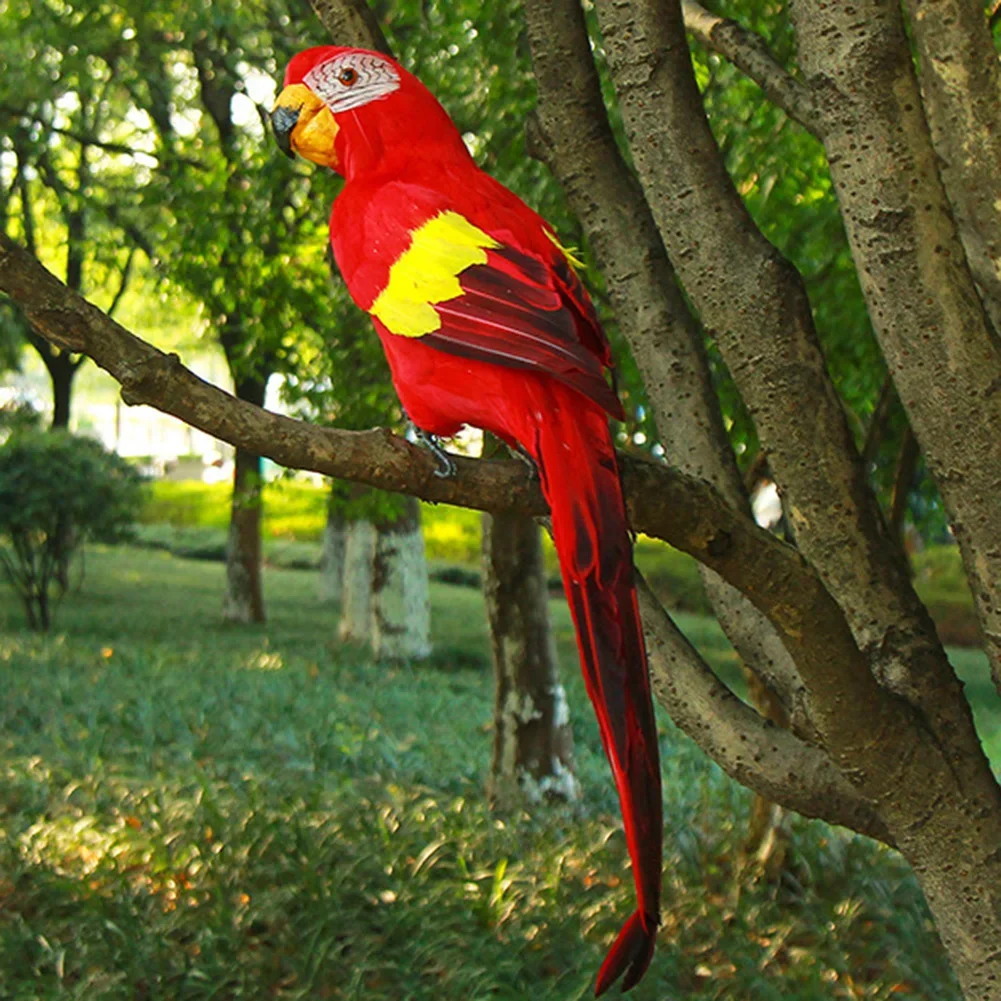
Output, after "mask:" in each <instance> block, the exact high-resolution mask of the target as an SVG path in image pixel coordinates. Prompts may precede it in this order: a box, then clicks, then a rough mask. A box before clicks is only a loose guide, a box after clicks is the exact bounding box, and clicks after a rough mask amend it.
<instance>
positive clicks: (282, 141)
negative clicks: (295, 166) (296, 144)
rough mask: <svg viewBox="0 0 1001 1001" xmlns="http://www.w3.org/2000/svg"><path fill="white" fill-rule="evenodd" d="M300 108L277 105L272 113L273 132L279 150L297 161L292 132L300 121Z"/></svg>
mask: <svg viewBox="0 0 1001 1001" xmlns="http://www.w3.org/2000/svg"><path fill="white" fill-rule="evenodd" d="M299 110H300V109H299V108H289V107H285V106H282V105H277V106H276V107H275V109H274V111H272V112H271V130H272V132H274V134H275V142H276V143H277V144H278V148H279V149H280V150H281V151H282V152H283V153H284V154H285V155H286V156H287V157H288V158H289V159H290V160H294V159H295V153H294V152H293V150H292V130H293V129H294V128H295V127H296V123H297V122H298V121H299Z"/></svg>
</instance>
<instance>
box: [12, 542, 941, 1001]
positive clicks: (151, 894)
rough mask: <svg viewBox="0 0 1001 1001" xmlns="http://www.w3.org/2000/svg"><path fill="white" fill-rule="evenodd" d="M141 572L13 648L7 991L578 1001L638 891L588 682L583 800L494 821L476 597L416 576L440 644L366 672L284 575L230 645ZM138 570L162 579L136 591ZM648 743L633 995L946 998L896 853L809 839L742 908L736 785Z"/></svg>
mask: <svg viewBox="0 0 1001 1001" xmlns="http://www.w3.org/2000/svg"><path fill="white" fill-rule="evenodd" d="M148 557H149V554H148V553H143V552H136V551H130V550H119V551H107V552H104V553H101V554H99V561H100V577H98V575H97V574H96V573H95V574H94V580H93V583H94V588H93V594H92V595H90V596H89V597H88V596H87V595H70V596H69V598H68V599H67V601H66V604H65V608H64V616H63V620H62V624H61V626H60V628H62V629H63V630H64V631H63V632H62V633H60V634H57V635H54V636H51V637H47V638H39V637H35V636H30V635H28V634H26V633H20V632H10V631H8V632H7V633H3V634H0V665H2V667H3V677H4V679H5V686H6V687H5V698H4V699H3V700H2V701H0V746H2V748H3V752H4V754H3V760H2V764H0V872H2V873H3V878H2V880H0V966H2V967H3V968H4V969H5V970H14V971H20V972H18V973H17V976H18V977H22V979H21V980H19V981H18V982H17V984H16V985H15V987H14V989H20V987H22V986H23V987H24V991H22V993H25V991H26V992H27V993H26V994H25V996H35V995H34V994H32V993H31V992H32V991H35V984H36V982H38V979H39V977H43V978H44V977H49V978H51V979H52V982H54V983H60V984H68V983H76V984H85V985H87V986H86V992H87V993H86V996H95V997H96V996H100V993H101V990H102V989H103V988H101V986H100V985H101V983H104V980H101V979H100V978H101V977H104V978H109V977H112V978H117V980H116V982H117V983H120V984H122V985H125V986H124V987H123V988H122V989H123V990H125V989H126V988H127V991H128V993H129V995H130V996H138V995H139V994H141V993H142V991H144V990H147V989H148V990H150V991H154V990H155V991H159V992H162V993H163V995H164V996H176V985H177V984H178V983H180V982H182V981H183V982H184V983H186V984H189V985H199V986H197V987H194V986H193V987H192V988H191V990H192V991H193V993H191V994H190V996H192V997H193V998H207V997H209V996H215V997H219V996H226V997H232V998H241V997H246V998H250V997H259V996H261V993H262V992H269V993H270V996H275V997H279V998H281V997H287V998H304V997H308V998H322V997H323V996H324V991H325V990H326V988H327V986H329V985H343V984H355V985H356V986H355V987H352V988H351V990H350V992H347V991H346V992H345V997H357V998H361V997H363V996H364V997H365V998H374V999H376V1001H382V999H383V998H385V999H386V1001H389V999H390V998H394V999H395V998H399V997H408V998H413V999H415V1001H425V999H426V1001H431V999H432V998H433V999H435V1001H439V999H446V1001H451V999H455V1001H459V999H462V1001H465V999H467V998H470V997H475V996H480V995H482V993H483V992H484V990H489V993H490V996H491V997H494V998H497V999H500V1001H514V999H516V998H517V999H521V998H524V997H526V996H529V995H530V996H532V997H533V998H539V999H542V1001H565V999H566V998H574V997H585V996H588V995H589V994H590V992H591V990H592V976H593V971H594V970H595V969H596V968H597V966H598V964H599V963H600V961H601V958H602V956H603V954H604V952H605V950H606V949H607V947H608V946H609V944H610V943H611V941H612V940H613V939H614V937H615V935H616V933H617V931H618V929H619V927H620V925H621V923H622V920H623V918H624V916H625V915H626V914H627V913H628V912H629V910H630V909H631V907H632V889H631V879H630V874H629V860H628V853H627V851H626V845H625V838H624V835H623V832H622V829H621V825H620V824H619V822H618V811H617V804H616V799H615V792H614V787H613V786H612V783H611V781H610V777H609V774H608V766H607V764H606V762H605V761H604V758H603V756H602V753H601V748H600V738H599V736H598V733H597V728H596V726H595V725H594V722H593V719H592V718H591V715H590V713H589V711H588V708H587V702H586V695H585V693H584V691H583V685H582V682H581V680H580V677H579V675H578V673H577V672H576V671H569V670H568V671H566V672H565V674H564V684H565V687H566V690H567V699H568V703H569V707H570V714H571V718H572V719H573V721H574V730H575V742H576V748H575V757H576V762H577V773H578V777H579V778H580V780H581V783H582V785H583V787H584V790H585V797H584V800H583V801H582V802H581V803H580V804H579V805H578V806H576V807H574V808H570V807H562V808H551V809H546V810H538V811H535V812H519V813H516V814H513V815H503V816H500V815H496V814H494V813H492V812H491V811H490V810H489V809H488V807H487V803H486V799H485V796H484V792H483V789H484V779H485V776H486V772H487V769H488V765H489V754H490V736H489V732H490V726H491V718H492V714H491V700H492V694H493V693H492V684H491V675H490V670H489V666H488V664H489V661H488V658H487V656H486V653H485V652H484V651H483V650H482V647H483V644H484V642H485V636H484V626H483V620H482V619H481V618H480V615H481V614H482V607H481V605H480V604H479V602H480V601H481V600H482V599H481V598H480V596H479V595H478V594H477V593H476V592H475V591H473V590H471V589H469V588H458V587H452V586H447V585H440V584H436V585H434V586H433V600H434V602H435V611H436V616H437V618H438V628H439V629H440V630H441V631H442V634H443V635H449V636H451V637H452V644H453V645H452V646H451V647H448V646H445V647H444V650H442V649H441V648H440V649H439V653H438V656H439V657H440V658H441V659H440V660H436V661H435V662H434V663H432V664H431V665H426V664H425V665H421V666H419V667H418V666H406V665H396V666H391V665H376V664H372V663H370V662H367V661H365V660H364V659H362V657H361V654H360V653H359V652H358V651H357V650H353V649H349V648H345V647H341V646H339V645H337V644H335V643H333V642H332V640H331V634H332V623H331V621H330V614H329V612H328V611H327V610H326V609H324V608H323V607H322V606H320V605H319V604H318V603H317V602H316V600H315V598H314V596H313V585H314V581H313V578H312V577H311V575H309V574H305V573H300V572H292V571H287V572H284V573H282V574H281V576H280V584H279V586H278V588H276V590H279V591H280V594H279V595H278V600H276V601H275V602H274V603H273V605H272V607H270V608H269V611H270V612H271V621H270V622H269V623H268V625H267V626H266V627H263V628H258V627H255V628H251V629H247V630H237V629H233V628H222V627H220V626H219V625H218V615H219V609H218V602H217V597H218V592H216V593H215V594H212V595H211V597H212V600H211V603H209V604H208V605H206V606H204V607H199V605H198V602H199V600H200V599H199V598H198V595H199V594H200V593H201V592H200V590H199V589H200V588H204V591H205V593H206V594H210V593H211V588H212V586H214V585H215V584H216V583H217V582H219V581H220V579H221V578H220V575H219V573H218V571H219V569H220V568H218V567H206V566H204V565H202V564H199V563H193V562H185V561H181V560H176V559H173V558H169V559H166V560H163V559H160V558H159V557H157V558H156V559H153V560H150V559H149V558H148ZM95 562H98V561H95ZM130 570H134V571H135V572H136V573H139V574H141V575H147V574H149V575H150V577H149V579H148V580H147V581H145V582H144V583H143V585H142V586H138V587H137V586H136V585H135V584H134V583H131V582H130V577H129V571H130ZM185 574H188V575H190V577H191V579H192V582H193V585H194V586H193V587H192V588H187V587H184V586H183V585H184V580H185ZM172 588H177V589H178V590H177V593H176V594H174V593H173V592H172V590H171V589H172ZM98 594H99V595H100V599H99V600H98V597H97V596H98ZM193 596H194V597H193ZM123 607H124V608H127V609H128V610H129V611H130V613H131V614H128V615H125V614H122V610H123ZM554 611H555V613H556V621H557V624H558V626H559V640H558V641H559V644H560V649H561V653H562V656H563V657H564V658H565V662H566V663H567V664H568V665H569V664H572V663H573V659H572V658H573V651H572V647H571V643H572V638H571V637H570V635H569V630H568V623H567V620H566V612H565V608H561V606H560V605H559V604H554ZM473 620H475V622H474V621H473ZM453 627H455V628H453ZM659 726H660V732H661V737H662V751H663V755H662V757H663V771H664V787H665V797H666V816H665V835H666V837H665V856H666V857H665V869H664V872H665V886H664V889H665V908H664V925H663V929H662V931H661V934H660V943H659V947H658V961H657V964H656V965H655V967H654V968H653V969H652V971H651V974H650V976H649V977H648V978H647V980H646V981H644V983H643V984H641V985H639V986H638V987H637V988H636V990H635V991H634V992H633V994H631V997H635V998H636V999H637V1001H653V999H654V998H657V999H661V998H663V997H667V996H678V995H680V996H684V997H686V998H689V999H691V1001H709V999H710V998H713V999H717V998H722V999H731V1001H738V999H739V1001H743V999H744V998H748V997H759V996H760V997H770V996H779V995H777V994H776V991H780V992H781V996H790V997H791V996H795V997H802V998H804V999H806V998H810V999H813V998H821V997H825V998H826V997H845V998H854V997H858V998H863V997H864V998H867V999H888V998H890V997H894V998H901V999H904V1001H908V999H909V1001H924V999H926V998H928V997H933V996H934V997H936V998H941V999H942V1001H947V999H948V998H949V997H951V996H952V995H950V994H949V990H951V988H948V989H943V988H942V985H943V984H944V983H945V984H947V983H948V982H949V981H948V979H947V974H946V973H945V972H944V966H943V964H942V960H941V952H940V951H938V950H937V949H936V948H935V947H934V946H933V944H932V943H934V938H933V935H932V932H931V931H930V927H929V925H928V920H927V912H926V910H925V909H924V907H923V904H922V902H921V899H920V895H919V894H918V891H917V889H916V886H915V884H914V882H913V879H912V878H911V877H910V876H909V874H908V872H907V870H906V867H905V866H904V865H903V864H902V863H900V862H899V860H898V859H897V857H896V856H895V855H894V854H893V853H890V852H886V851H883V850H881V849H879V848H877V847H876V846H874V845H872V843H870V842H866V841H864V840H863V839H860V838H849V837H847V836H845V835H843V834H841V833H838V832H835V831H832V830H831V829H829V828H827V827H825V826H824V825H821V824H798V823H797V824H795V825H794V833H793V845H794V861H793V864H792V865H791V867H790V870H789V875H788V879H787V882H786V883H785V884H783V885H782V886H779V887H776V886H772V885H770V884H759V883H757V882H755V881H754V880H753V879H750V878H749V879H747V880H745V881H742V882H741V883H740V884H739V885H738V886H737V887H736V888H735V885H734V864H735V860H736V858H737V855H738V853H739V846H740V843H741V839H742V836H743V828H744V824H745V818H746V815H747V810H748V805H749V795H748V794H747V792H746V791H745V790H743V789H741V788H739V787H737V786H736V785H734V784H733V783H732V782H730V781H729V780H728V779H726V778H725V776H723V774H722V773H721V772H720V770H719V769H718V768H717V767H716V766H715V765H711V764H709V763H708V762H707V761H706V759H705V758H704V757H703V756H702V755H701V754H700V753H699V752H698V751H696V750H695V749H694V747H693V745H692V744H691V743H690V742H689V741H688V740H687V739H686V738H684V737H682V736H681V735H680V734H679V733H678V731H677V730H676V728H675V727H674V726H673V725H672V724H671V723H670V722H669V721H668V720H667V719H666V717H663V716H662V717H661V718H660V720H659ZM43 940H44V942H45V943H47V946H43V945H42V944H41V942H42V941H43ZM25 956H30V957H31V960H30V962H28V961H26V960H25V959H24V957H25ZM891 971H892V975H891ZM140 984H146V985H147V987H145V988H141V987H140V986H139V985H140ZM203 987H204V990H203ZM853 992H854V993H853ZM36 993H37V992H36ZM189 993H190V992H189ZM46 996H47V995H46ZM81 996H83V995H81ZM331 996H336V995H331Z"/></svg>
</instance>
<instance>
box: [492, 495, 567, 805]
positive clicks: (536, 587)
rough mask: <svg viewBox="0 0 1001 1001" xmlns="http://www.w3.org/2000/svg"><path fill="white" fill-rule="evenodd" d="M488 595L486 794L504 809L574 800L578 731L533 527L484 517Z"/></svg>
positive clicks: (508, 517) (515, 517)
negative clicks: (489, 749) (490, 689)
mask: <svg viewBox="0 0 1001 1001" xmlns="http://www.w3.org/2000/svg"><path fill="white" fill-rule="evenodd" d="M483 593H484V597H485V598H486V603H487V618H488V620H489V623H490V638H491V645H492V649H493V662H494V681H495V696H494V750H493V761H492V762H491V766H490V779H489V782H488V793H489V795H490V799H491V801H492V802H493V803H494V804H495V805H496V806H499V807H501V808H502V809H512V808H515V807H518V806H520V805H524V804H525V803H528V804H534V803H540V802H542V801H543V800H547V799H559V800H564V801H568V800H575V799H577V797H578V796H579V795H580V787H579V785H578V783H577V778H576V776H575V774H574V761H573V729H572V727H571V725H570V713H569V710H568V707H567V699H566V694H565V692H564V691H563V686H562V685H561V684H560V679H559V663H558V662H557V659H556V644H555V642H554V640H553V634H552V629H551V627H550V623H549V604H548V600H547V593H546V573H545V567H544V566H543V562H542V543H541V540H540V538H539V528H538V526H537V525H536V523H535V521H534V520H532V519H531V518H526V517H525V516H524V515H520V514H513V513H506V514H498V515H493V516H491V515H484V516H483Z"/></svg>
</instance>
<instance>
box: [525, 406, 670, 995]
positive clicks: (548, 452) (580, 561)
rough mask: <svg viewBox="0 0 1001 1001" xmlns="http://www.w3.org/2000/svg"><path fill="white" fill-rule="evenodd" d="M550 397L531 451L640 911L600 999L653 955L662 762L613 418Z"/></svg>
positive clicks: (599, 987)
mask: <svg viewBox="0 0 1001 1001" xmlns="http://www.w3.org/2000/svg"><path fill="white" fill-rule="evenodd" d="M547 397H548V399H547V404H548V405H547V406H546V408H545V410H544V411H542V412H543V413H544V414H545V418H544V421H543V422H541V424H539V425H536V427H535V428H534V432H535V440H534V442H523V444H525V445H526V447H528V448H529V451H531V452H532V454H533V457H534V458H535V460H536V463H537V464H538V467H539V473H540V477H541V481H542V490H543V493H544V494H545V496H546V499H547V500H548V501H549V506H550V508H551V510H552V515H553V539H554V542H555V544H556V552H557V555H558V557H559V561H560V568H561V570H562V573H563V585H564V588H565V590H566V594H567V600H568V602H569V605H570V610H571V613H572V614H573V620H574V624H575V626H576V629H577V645H578V647H579V648H580V657H581V667H582V670H583V672H584V680H585V682H586V685H587V692H588V695H589V696H590V698H591V702H592V704H593V705H594V711H595V713H596V715H597V717H598V725H599V726H600V728H601V739H602V743H603V744H604V747H605V754H606V755H607V756H608V760H609V762H610V764H611V766H612V773H613V775H614V777H615V785H616V788H617V789H618V793H619V802H620V804H621V807H622V818H623V823H624V826H625V833H626V843H627V845H628V848H629V856H630V858H631V859H632V864H633V880H634V882H635V885H636V897H637V910H636V913H635V914H633V916H632V917H631V918H630V919H629V921H628V922H627V923H626V924H625V926H624V927H623V929H622V931H621V932H620V933H619V937H618V938H617V939H616V941H615V944H614V945H613V946H612V949H611V951H610V952H609V953H608V956H607V957H606V958H605V962H604V963H603V964H602V967H601V970H600V971H599V973H598V978H597V982H596V984H595V994H601V993H603V992H604V991H606V990H607V989H608V988H609V987H611V985H612V984H613V983H614V982H615V981H616V980H617V979H618V978H619V976H621V975H622V974H623V973H625V979H624V980H623V983H622V989H623V990H624V991H627V990H629V988H631V987H633V986H635V985H636V984H637V983H638V982H639V980H640V978H641V977H642V976H643V974H644V973H645V972H646V968H647V966H648V965H649V963H650V958H651V956H652V955H653V947H654V940H655V937H656V933H657V925H658V924H659V922H660V877H661V838H662V800H661V787H660V758H659V753H658V745H657V728H656V723H655V721H654V715H653V703H652V701H651V698H650V681H649V676H648V673H647V662H646V649H645V647H644V645H643V633H642V630H641V627H640V617H639V608H638V605H637V600H636V589H635V586H634V584H633V560H632V545H631V543H630V539H629V534H628V529H627V525H626V513H625V505H624V503H623V499H622V487H621V485H620V482H619V474H618V468H617V466H616V462H615V451H614V447H613V444H612V437H611V433H610V431H609V428H608V420H607V417H606V416H605V414H604V413H603V412H602V411H601V410H600V409H599V408H598V407H597V406H595V405H593V404H591V403H590V401H585V400H584V399H583V398H582V397H581V396H580V395H579V394H578V393H575V392H574V391H573V390H570V389H566V388H564V387H562V386H556V387H552V386H551V387H549V392H548V393H547Z"/></svg>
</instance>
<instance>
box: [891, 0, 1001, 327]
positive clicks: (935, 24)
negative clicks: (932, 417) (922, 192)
mask: <svg viewBox="0 0 1001 1001" xmlns="http://www.w3.org/2000/svg"><path fill="white" fill-rule="evenodd" d="M906 9H907V13H908V15H909V18H910V28H911V37H912V38H913V39H914V41H915V42H916V43H917V50H918V59H917V66H918V69H919V72H920V83H921V96H922V104H923V107H924V113H925V117H926V119H927V121H928V125H929V126H930V128H931V138H932V142H933V144H934V146H935V154H936V156H937V157H938V171H939V174H940V176H941V178H942V182H943V184H944V185H945V190H946V193H947V195H948V197H949V203H950V204H951V205H952V208H953V212H954V214H955V220H956V223H957V225H958V227H959V236H960V239H961V240H962V242H963V248H964V249H965V251H966V259H967V261H968V262H969V265H970V268H971V270H972V272H973V276H974V278H975V279H976V281H977V285H978V286H979V289H980V295H981V300H982V301H983V304H984V307H985V309H986V310H987V314H988V316H989V317H990V318H991V323H992V326H993V329H994V332H995V333H996V334H998V333H1001V171H999V170H998V164H1001V63H999V62H998V53H997V51H996V50H995V48H994V42H993V40H992V38H991V35H990V30H989V28H988V24H987V18H986V17H985V16H984V9H983V6H982V5H981V4H978V3H975V2H974V3H971V2H970V0H907V3H906Z"/></svg>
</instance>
